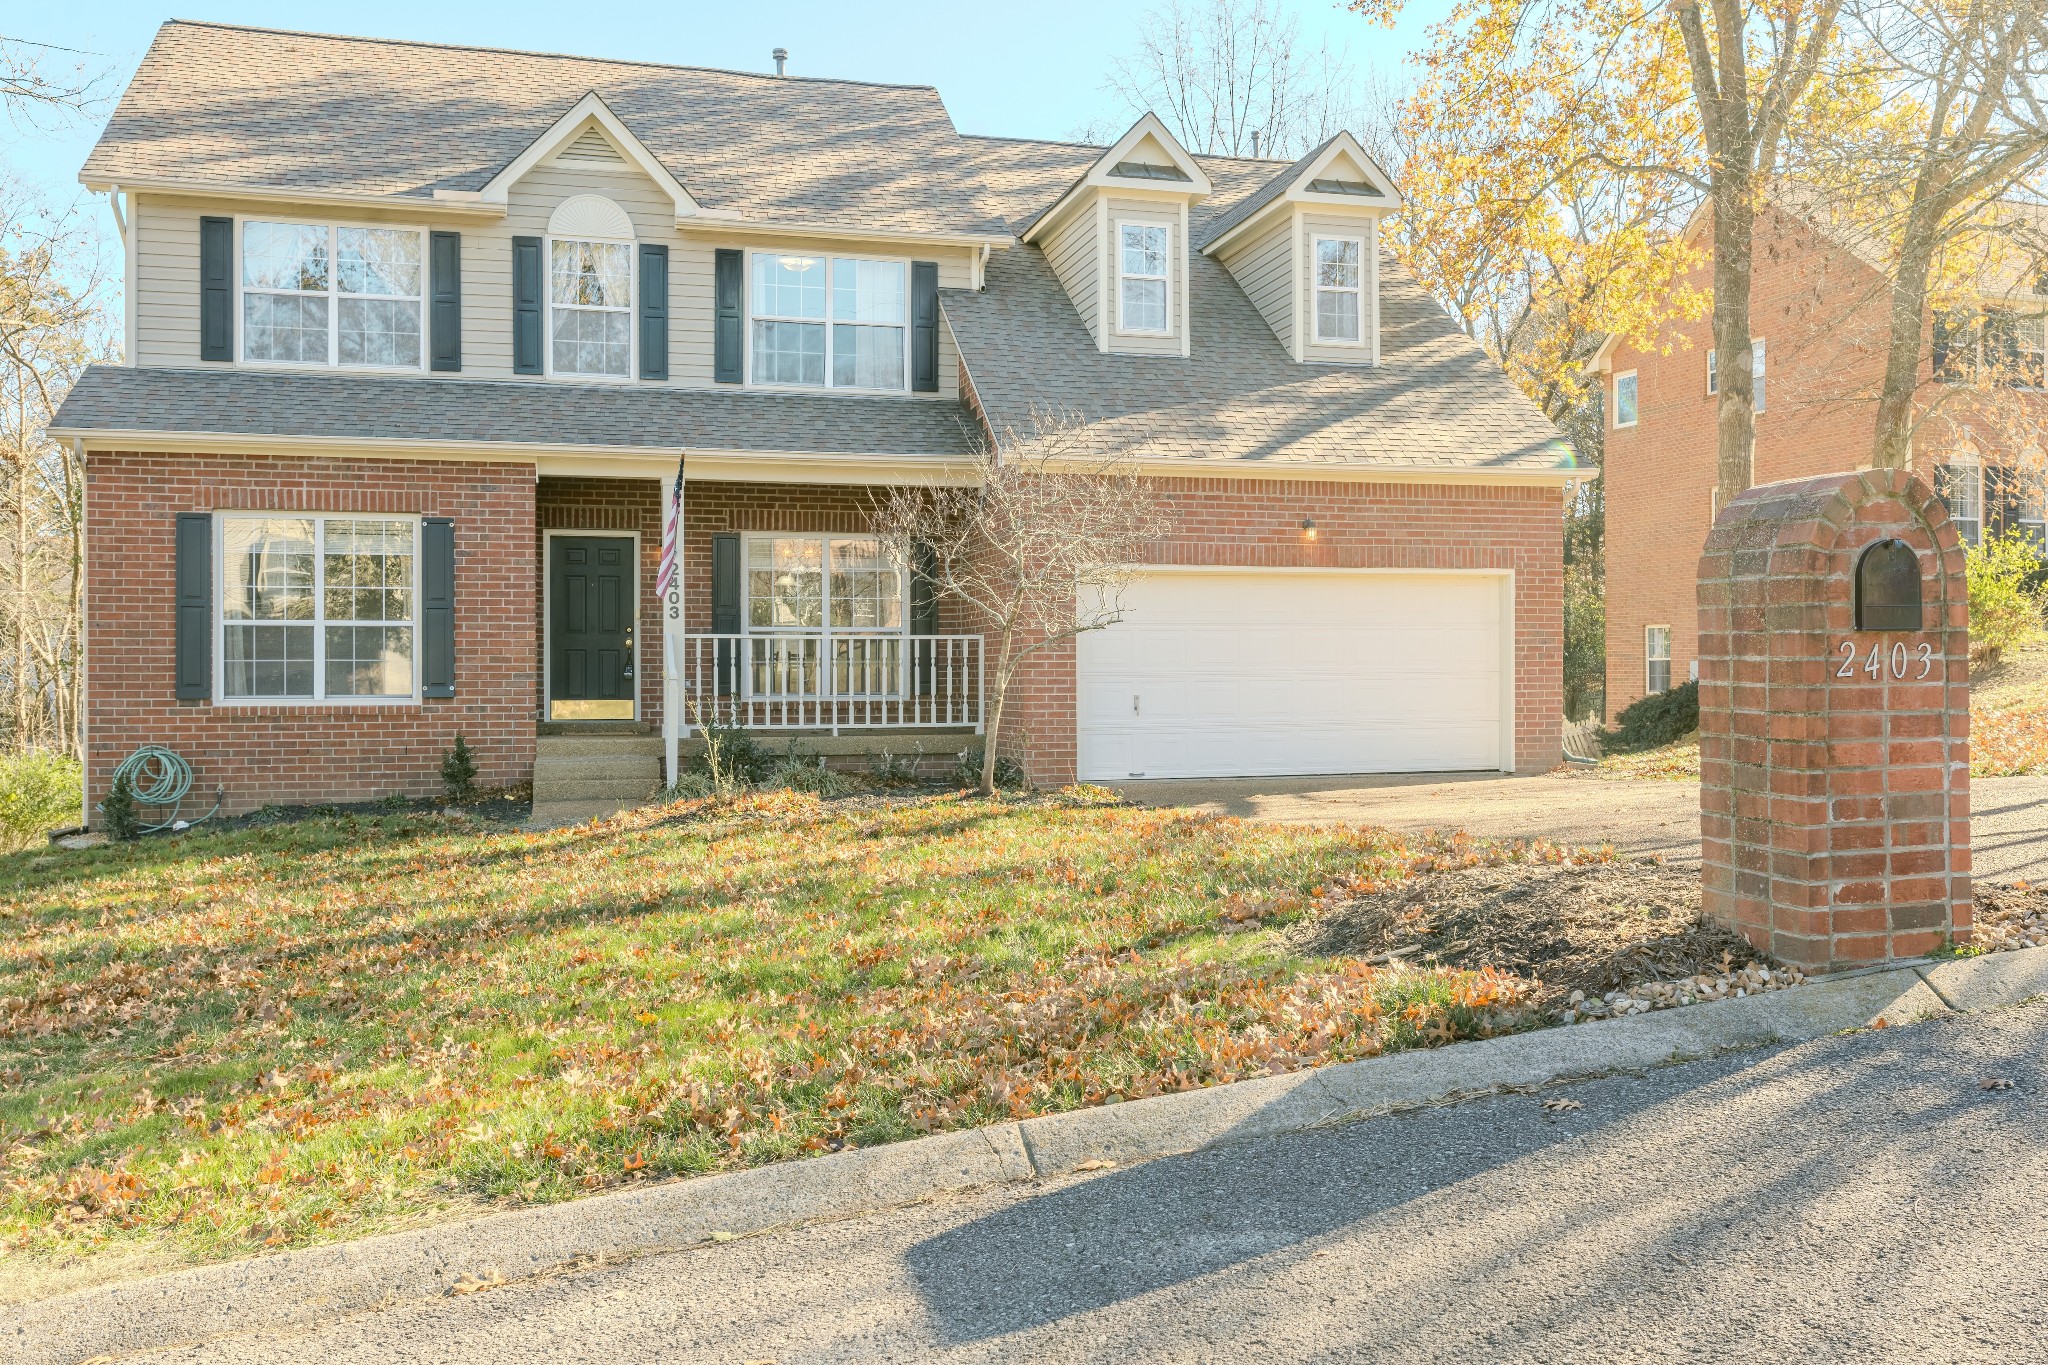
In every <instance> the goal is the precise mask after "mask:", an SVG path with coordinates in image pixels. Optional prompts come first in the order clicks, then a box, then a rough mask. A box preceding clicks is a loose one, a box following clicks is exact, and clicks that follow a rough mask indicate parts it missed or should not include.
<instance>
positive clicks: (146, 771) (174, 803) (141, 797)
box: [114, 744, 227, 834]
mask: <svg viewBox="0 0 2048 1365" xmlns="http://www.w3.org/2000/svg"><path fill="white" fill-rule="evenodd" d="M123 774H126V775H127V778H128V787H129V790H130V791H133V792H134V793H135V799H136V800H137V801H140V802H141V803H142V804H143V805H145V806H158V807H163V806H169V807H170V808H171V811H170V814H169V815H166V816H165V817H164V818H163V819H162V820H160V821H158V822H157V823H156V824H154V825H143V826H141V830H142V832H143V833H144V834H154V833H156V832H157V831H158V830H160V829H170V828H171V827H172V826H174V825H177V824H178V823H180V822H179V820H178V809H179V807H180V806H181V805H183V804H184V800H185V793H187V792H189V791H191V790H192V765H191V764H189V763H187V762H186V761H185V760H184V759H182V758H180V757H178V756H177V755H176V754H175V753H173V752H171V751H170V750H169V749H166V748H164V747H163V746H162V745H161V744H145V745H143V746H142V747H141V748H140V749H137V750H136V751H135V752H134V753H132V754H130V755H128V757H126V758H124V759H122V760H121V766H120V767H118V768H116V769H114V781H116V782H119V781H120V780H121V778H122V775H123ZM226 799H227V792H226V790H225V789H222V790H221V791H219V792H216V793H215V794H214V800H213V809H212V810H210V811H208V812H206V814H204V815H202V816H200V817H199V820H210V819H212V818H213V817H214V816H216V815H218V814H220V806H221V802H222V801H224V800H226ZM199 820H189V821H185V822H184V823H185V824H187V825H196V824H198V823H199Z"/></svg>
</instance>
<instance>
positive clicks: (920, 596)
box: [910, 544, 939, 697]
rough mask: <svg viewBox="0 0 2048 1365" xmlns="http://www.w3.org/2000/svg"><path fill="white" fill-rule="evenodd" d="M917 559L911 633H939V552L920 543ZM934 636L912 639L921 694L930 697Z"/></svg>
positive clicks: (912, 584) (912, 583)
mask: <svg viewBox="0 0 2048 1365" xmlns="http://www.w3.org/2000/svg"><path fill="white" fill-rule="evenodd" d="M915 561H916V562H915V563H913V564H912V565H911V570H910V633H911V634H912V635H913V636H917V635H926V636H930V635H937V634H938V633H939V556H938V554H937V553H936V552H935V551H933V549H932V547H931V546H929V545H924V544H920V545H918V547H917V550H916V554H915ZM933 645H934V642H933V641H931V640H928V639H926V640H917V639H913V640H912V641H911V642H910V649H911V657H912V658H913V659H914V660H915V661H916V663H917V694H918V695H919V696H920V697H929V696H930V695H931V694H932V651H933Z"/></svg>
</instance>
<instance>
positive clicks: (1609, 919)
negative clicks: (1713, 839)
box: [1292, 862, 1763, 1008]
mask: <svg viewBox="0 0 2048 1365" xmlns="http://www.w3.org/2000/svg"><path fill="white" fill-rule="evenodd" d="M1292 937H1293V938H1294V941H1295V943H1296V945H1297V946H1298V947H1300V948H1301V949H1303V950H1304V951H1307V952H1313V953H1324V954H1343V955H1347V956H1356V957H1363V958H1366V959H1367V960H1369V961H1382V962H1401V963H1405V964H1409V965H1416V966H1422V965H1433V966H1445V967H1462V968H1470V969H1475V970H1476V969H1478V968H1481V967H1492V968H1494V969H1495V970H1496V971H1502V972H1511V973H1513V974H1514V975H1516V976H1519V977H1523V978H1525V979H1527V980H1530V981H1534V982H1536V983H1538V990H1537V992H1536V996H1535V999H1536V1002H1537V1003H1538V1004H1539V1005H1542V1006H1545V1007H1549V1008H1555V1007H1557V1006H1558V1005H1560V1004H1562V1003H1564V1001H1565V999H1566V997H1568V996H1570V995H1571V993H1572V992H1574V991H1583V992H1585V993H1586V994H1587V995H1589V996H1596V995H1603V994H1605V993H1607V992H1609V991H1614V990H1620V989H1625V988H1630V987H1634V986H1637V985H1640V984H1641V983H1643V982H1646V981H1675V980H1678V979H1681V978H1685V977H1692V976H1697V975H1700V974H1703V973H1706V974H1720V973H1727V972H1730V971H1733V970H1736V969H1739V968H1741V967H1743V966H1745V965H1748V964H1750V963H1754V962H1760V961H1762V960H1763V959H1762V958H1761V957H1760V956H1759V954H1758V953H1757V952H1756V950H1755V949H1754V948H1752V947H1750V946H1749V944H1748V942H1747V941H1746V940H1744V939H1743V938H1742V936H1741V935H1739V934H1736V933H1732V932H1730V931H1729V930H1727V929H1724V928H1721V927H1720V926H1719V925H1715V924H1711V923H1708V922H1707V921H1705V920H1703V919H1702V918H1701V916H1700V882H1699V873H1698V872H1695V871H1682V870H1679V869H1676V868H1669V867H1666V866H1664V865H1663V864H1661V863H1654V862H1635V863H1609V862H1596V863H1557V864H1544V863H1509V864H1504V865H1500V866H1493V867H1484V866H1482V867H1468V868H1456V869H1452V870H1449V871H1441V872H1430V873H1425V874H1423V875H1421V876H1417V877H1414V878H1411V879H1409V880H1407V881H1402V882H1397V883H1395V884H1393V885H1392V886H1389V887H1387V888H1386V889H1384V890H1380V891H1373V892H1368V893H1366V894H1364V895H1360V896H1355V897H1348V898H1345V899H1343V900H1339V901H1336V902H1333V903H1330V904H1328V905H1326V906H1325V907H1324V908H1323V909H1322V910H1321V912H1320V913H1319V914H1317V915H1315V916H1314V917H1313V918H1312V919H1310V920H1308V921H1306V922H1304V923H1303V924H1301V925H1300V926H1298V927H1297V928H1296V929H1295V930H1294V931H1293V934H1292Z"/></svg>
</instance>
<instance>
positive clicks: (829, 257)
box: [740, 251, 917, 538]
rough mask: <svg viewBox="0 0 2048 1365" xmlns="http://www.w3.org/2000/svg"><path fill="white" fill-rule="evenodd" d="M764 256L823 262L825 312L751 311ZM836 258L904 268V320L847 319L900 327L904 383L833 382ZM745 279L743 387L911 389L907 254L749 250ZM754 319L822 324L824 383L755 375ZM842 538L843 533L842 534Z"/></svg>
mask: <svg viewBox="0 0 2048 1365" xmlns="http://www.w3.org/2000/svg"><path fill="white" fill-rule="evenodd" d="M763 256H815V257H817V258H819V259H820V260H822V261H824V262H825V316H824V317H822V318H794V317H788V316H786V315H784V314H781V313H756V312H755V311H754V262H755V260H757V259H758V258H760V257H763ZM837 260H848V261H868V262H870V263H875V264H882V265H893V266H895V267H897V268H898V269H899V270H901V271H902V272H903V321H902V322H901V323H900V324H898V323H887V322H878V323H859V322H849V323H846V324H844V325H845V326H848V327H864V326H873V327H892V326H894V327H900V329H901V331H902V332H903V383H902V384H901V385H899V386H898V387H896V388H893V389H873V388H864V387H861V386H858V385H854V384H834V383H833V382H832V328H833V327H834V326H835V325H837V324H838V319H836V318H834V317H833V316H832V272H833V270H834V269H836V268H837V267H836V266H835V264H834V262H835V261H837ZM743 273H744V274H745V276H746V278H745V279H743V280H741V281H740V290H741V293H742V294H743V295H744V299H743V302H744V303H745V305H746V314H745V315H746V334H747V335H746V342H745V350H746V366H747V373H746V381H747V382H746V387H748V388H750V389H765V390H767V391H768V392H770V393H826V392H830V393H881V394H906V393H909V392H910V348H911V340H910V328H911V322H912V315H913V314H914V313H915V311H916V308H917V300H915V299H913V298H911V297H910V258H909V257H908V256H855V255H849V254H846V253H843V252H842V253H840V254H839V255H838V256H836V257H835V256H834V255H833V253H831V252H830V251H749V252H748V253H747V256H746V270H745V271H744V272H743ZM756 322H803V323H814V324H822V325H823V326H824V328H825V382H824V383H823V384H783V383H777V382H775V381H773V380H767V379H756V378H755V377H754V324H755V323H756ZM842 538H843V537H842Z"/></svg>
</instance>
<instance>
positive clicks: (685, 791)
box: [661, 770, 716, 801]
mask: <svg viewBox="0 0 2048 1365" xmlns="http://www.w3.org/2000/svg"><path fill="white" fill-rule="evenodd" d="M715 791H716V787H715V785H714V784H713V783H712V781H711V774H709V773H700V772H696V771H694V770H689V771H684V772H681V773H678V774H677V775H676V780H675V781H673V782H671V783H669V784H668V786H667V787H665V788H663V789H662V793H661V799H662V800H664V801H701V800H703V799H704V798H705V797H707V796H710V795H712V794H713V793H714V792H715Z"/></svg>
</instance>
